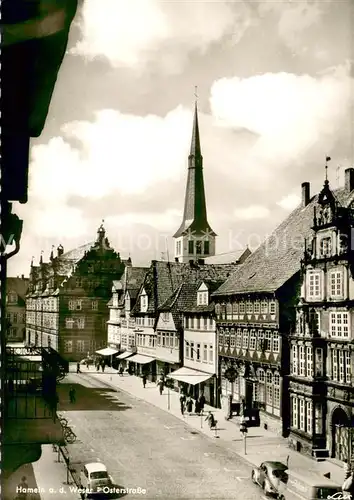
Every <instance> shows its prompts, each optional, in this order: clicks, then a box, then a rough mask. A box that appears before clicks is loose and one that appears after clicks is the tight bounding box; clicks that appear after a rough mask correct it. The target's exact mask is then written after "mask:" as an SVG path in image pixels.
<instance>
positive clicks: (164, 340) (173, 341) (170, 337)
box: [157, 332, 179, 349]
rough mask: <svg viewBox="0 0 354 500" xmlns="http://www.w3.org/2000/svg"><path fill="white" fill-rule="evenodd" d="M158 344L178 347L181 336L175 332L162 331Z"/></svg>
mask: <svg viewBox="0 0 354 500" xmlns="http://www.w3.org/2000/svg"><path fill="white" fill-rule="evenodd" d="M157 346H158V347H169V348H170V349H178V347H179V337H178V335H177V333H175V332H162V333H158V334H157Z"/></svg>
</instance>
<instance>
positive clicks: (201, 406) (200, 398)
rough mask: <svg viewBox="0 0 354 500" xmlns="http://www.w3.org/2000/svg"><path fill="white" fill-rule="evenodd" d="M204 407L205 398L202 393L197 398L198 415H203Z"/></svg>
mask: <svg viewBox="0 0 354 500" xmlns="http://www.w3.org/2000/svg"><path fill="white" fill-rule="evenodd" d="M204 405H205V396H204V393H203V392H202V393H201V395H200V396H199V407H200V413H203V411H204Z"/></svg>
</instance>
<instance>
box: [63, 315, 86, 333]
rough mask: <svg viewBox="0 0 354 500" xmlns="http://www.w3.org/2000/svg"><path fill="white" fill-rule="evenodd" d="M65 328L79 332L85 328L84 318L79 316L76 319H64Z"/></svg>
mask: <svg viewBox="0 0 354 500" xmlns="http://www.w3.org/2000/svg"><path fill="white" fill-rule="evenodd" d="M65 328H68V329H73V328H79V329H80V330H82V329H84V328H85V317H84V316H81V317H78V318H65Z"/></svg>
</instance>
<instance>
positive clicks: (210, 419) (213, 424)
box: [205, 411, 218, 430]
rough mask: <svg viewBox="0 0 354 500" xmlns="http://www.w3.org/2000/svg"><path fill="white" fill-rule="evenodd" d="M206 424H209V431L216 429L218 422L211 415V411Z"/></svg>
mask: <svg viewBox="0 0 354 500" xmlns="http://www.w3.org/2000/svg"><path fill="white" fill-rule="evenodd" d="M205 420H206V422H208V425H209V429H210V430H211V429H215V427H216V424H217V422H218V421H217V420H215V418H214V415H213V414H212V413H211V411H209V412H208V415H207V416H206V419H205Z"/></svg>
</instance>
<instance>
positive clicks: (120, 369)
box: [119, 366, 124, 377]
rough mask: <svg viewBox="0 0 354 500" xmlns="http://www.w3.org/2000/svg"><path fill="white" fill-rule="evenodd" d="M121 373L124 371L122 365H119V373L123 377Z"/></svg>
mask: <svg viewBox="0 0 354 500" xmlns="http://www.w3.org/2000/svg"><path fill="white" fill-rule="evenodd" d="M123 373H124V368H123V366H120V367H119V375H120V376H121V377H123Z"/></svg>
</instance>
